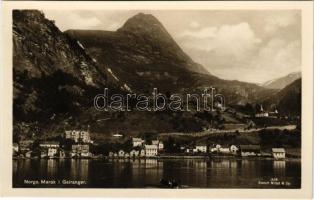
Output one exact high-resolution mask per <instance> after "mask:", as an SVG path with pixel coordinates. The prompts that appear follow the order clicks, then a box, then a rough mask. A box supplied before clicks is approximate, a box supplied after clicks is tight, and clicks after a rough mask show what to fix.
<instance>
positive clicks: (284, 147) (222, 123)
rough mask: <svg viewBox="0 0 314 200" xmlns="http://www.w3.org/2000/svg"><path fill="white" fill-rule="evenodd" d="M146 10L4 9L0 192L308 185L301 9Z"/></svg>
mask: <svg viewBox="0 0 314 200" xmlns="http://www.w3.org/2000/svg"><path fill="white" fill-rule="evenodd" d="M120 4H123V3H120ZM120 4H119V5H120ZM47 5H48V4H47ZM82 5H83V4H82ZM100 5H101V4H100ZM144 7H145V6H143V7H137V8H132V9H131V8H130V9H128V8H127V7H123V8H121V7H119V6H116V7H114V6H113V7H112V9H111V8H106V9H105V8H104V9H102V8H101V7H100V6H99V7H98V8H97V9H91V8H89V7H84V6H77V8H75V9H71V7H67V8H66V9H65V8H62V9H58V8H56V7H51V8H50V7H49V6H45V7H43V6H42V7H35V8H23V7H18V6H17V7H16V8H12V9H11V10H10V11H9V12H8V13H9V14H10V23H11V26H9V27H7V28H8V31H10V40H11V41H10V42H12V48H8V49H7V50H8V51H10V55H11V56H12V57H11V60H12V67H11V71H12V77H11V78H12V83H11V87H12V91H11V93H12V96H10V98H11V101H12V122H11V126H12V128H11V133H7V134H6V137H9V138H10V143H11V144H10V145H11V147H10V151H11V154H10V157H11V161H10V162H12V168H10V169H9V170H8V171H9V172H10V174H9V175H8V176H10V177H11V180H12V185H11V186H10V187H12V188H13V189H35V188H49V189H52V188H56V189H73V188H75V189H88V188H89V189H126V188H128V189H152V190H157V189H159V190H161V191H162V190H164V191H169V189H179V190H180V191H181V190H182V191H189V190H191V189H259V190H264V191H265V189H275V190H276V191H289V190H290V191H293V192H295V191H298V190H301V189H304V187H306V188H307V186H308V185H304V184H303V183H304V181H305V180H303V178H304V165H305V164H304V155H305V153H308V154H306V157H307V158H308V157H309V156H308V155H310V154H311V152H312V146H310V147H309V143H310V142H311V141H310V140H311V139H310V140H308V141H306V139H305V138H304V137H305V135H307V137H310V138H311V134H312V130H309V129H308V128H309V124H307V125H306V126H304V124H305V123H304V120H310V119H311V117H312V111H311V110H309V112H311V113H308V116H309V117H308V118H307V119H304V117H306V116H305V115H304V114H305V113H304V109H306V108H304V106H306V105H305V104H304V103H302V102H303V101H304V98H305V96H304V95H306V94H305V91H309V90H305V86H307V85H309V80H310V81H313V78H312V75H310V74H309V73H307V72H306V71H305V70H304V69H305V67H304V66H307V67H308V65H307V62H306V61H305V60H304V58H307V57H306V54H304V49H303V48H304V39H305V38H304V30H306V29H304V26H303V23H304V18H303V17H304V13H303V11H302V9H300V8H295V9H287V8H282V9H278V7H277V8H276V9H271V8H267V9H262V8H261V9H258V8H254V9H252V8H247V9H246V8H245V7H243V8H241V9H221V7H220V8H218V9H215V8H210V7H206V8H203V9H201V8H197V9H195V8H191V7H190V8H189V7H188V6H187V7H184V9H175V8H174V7H168V8H167V9H163V8H161V7H160V6H159V7H155V8H153V7H147V8H144ZM78 8H79V9H78ZM165 8H166V6H165ZM310 41H312V40H309V42H310ZM310 72H311V70H310ZM308 94H311V93H308ZM311 98H312V97H311ZM308 100H310V99H308ZM308 108H309V109H311V108H312V107H311V106H310V105H309V107H308ZM305 129H307V130H308V131H306V132H305V131H304V130H305ZM305 142H306V146H307V148H306V149H304V144H305ZM310 145H311V144H310ZM307 163H308V162H307ZM307 166H309V165H307ZM306 180H307V179H306ZM166 189H167V190H166ZM159 190H158V191H159ZM147 191H148V190H147ZM171 191H173V190H171ZM265 192H267V191H265ZM170 193H171V192H170Z"/></svg>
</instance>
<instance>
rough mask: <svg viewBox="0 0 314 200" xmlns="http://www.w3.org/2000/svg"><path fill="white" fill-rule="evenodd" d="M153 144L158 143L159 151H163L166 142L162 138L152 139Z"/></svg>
mask: <svg viewBox="0 0 314 200" xmlns="http://www.w3.org/2000/svg"><path fill="white" fill-rule="evenodd" d="M152 144H153V145H157V147H158V151H161V150H163V149H164V143H163V142H162V141H160V140H152Z"/></svg>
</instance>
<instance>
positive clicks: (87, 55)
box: [13, 10, 295, 133]
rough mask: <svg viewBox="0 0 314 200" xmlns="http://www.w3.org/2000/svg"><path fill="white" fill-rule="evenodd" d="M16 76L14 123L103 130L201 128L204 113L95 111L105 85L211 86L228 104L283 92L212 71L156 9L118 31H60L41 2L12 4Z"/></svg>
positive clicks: (134, 88)
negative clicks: (27, 6)
mask: <svg viewBox="0 0 314 200" xmlns="http://www.w3.org/2000/svg"><path fill="white" fill-rule="evenodd" d="M13 82H14V83H13V84H14V85H13V94H14V97H13V98H14V99H13V103H14V105H13V116H14V130H16V129H18V127H19V126H20V125H21V124H24V125H25V123H26V124H27V123H28V124H29V123H31V124H33V123H34V124H36V126H40V127H41V128H43V127H44V129H45V130H47V129H49V130H58V131H61V130H62V129H64V127H66V126H69V127H73V126H77V127H80V126H84V125H87V124H89V125H91V127H92V128H93V129H94V130H95V131H98V132H106V133H110V132H117V131H118V132H119V131H123V132H124V131H127V132H154V131H155V132H166V131H199V130H201V129H202V126H204V125H205V126H206V123H207V122H206V119H200V118H198V117H197V114H195V113H193V112H185V113H172V112H161V113H152V112H150V113H146V112H127V113H119V112H118V113H117V112H105V113H101V112H97V111H95V109H94V107H93V98H94V97H95V95H96V94H99V93H102V92H103V89H104V87H108V88H110V91H111V92H112V93H118V94H125V93H127V92H135V93H139V92H140V93H144V94H150V93H151V92H152V89H153V87H156V88H158V91H159V92H163V93H167V92H170V93H180V94H183V93H187V92H195V93H200V92H202V91H203V90H204V88H205V87H210V86H213V87H216V88H217V92H219V93H221V94H223V95H224V96H225V99H226V105H228V104H245V103H247V102H256V101H260V100H261V99H268V97H274V95H275V94H276V95H279V93H280V92H279V93H278V90H277V89H268V88H265V87H261V86H258V85H256V84H252V83H245V82H240V81H227V80H223V79H220V78H218V77H215V76H213V75H211V74H210V72H208V71H206V70H205V68H204V67H203V66H202V65H200V64H197V63H195V62H194V61H193V60H192V59H191V58H190V57H189V56H188V55H187V54H186V53H184V52H183V51H182V49H181V48H180V47H179V46H178V45H177V43H176V42H175V41H174V39H173V38H172V37H171V36H170V34H169V33H168V32H167V31H166V29H165V28H164V27H163V25H162V24H161V23H160V22H159V21H158V20H157V19H156V18H155V17H154V16H152V15H146V14H142V13H140V14H137V15H135V16H134V17H132V18H130V19H129V20H127V21H126V23H125V24H124V25H123V26H122V27H121V28H120V29H118V30H117V31H115V32H109V31H97V30H69V31H66V32H61V31H60V30H59V29H58V28H57V27H56V25H55V24H54V22H53V21H50V20H48V19H46V18H45V16H44V14H43V13H42V12H40V11H38V10H14V11H13ZM284 91H285V90H283V92H282V93H283V94H282V95H284V94H287V95H288V94H291V96H292V97H291V99H293V96H294V95H295V93H293V92H291V93H290V92H289V91H286V92H284ZM279 97H281V95H279V96H278V98H279ZM272 102H274V101H272ZM275 103H278V102H275ZM279 103H280V102H279ZM282 104H283V105H286V104H285V103H282ZM293 109H294V108H293ZM102 119H109V121H108V123H101V120H102Z"/></svg>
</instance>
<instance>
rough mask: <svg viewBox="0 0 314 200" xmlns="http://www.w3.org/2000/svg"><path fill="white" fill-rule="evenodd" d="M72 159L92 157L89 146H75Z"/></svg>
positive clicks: (73, 146)
mask: <svg viewBox="0 0 314 200" xmlns="http://www.w3.org/2000/svg"><path fill="white" fill-rule="evenodd" d="M71 156H72V157H90V156H91V153H90V152H89V145H88V144H73V145H72V150H71Z"/></svg>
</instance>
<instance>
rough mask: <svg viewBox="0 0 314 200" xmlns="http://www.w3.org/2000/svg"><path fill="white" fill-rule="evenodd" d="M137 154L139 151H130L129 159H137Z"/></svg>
mask: <svg viewBox="0 0 314 200" xmlns="http://www.w3.org/2000/svg"><path fill="white" fill-rule="evenodd" d="M139 153H140V152H139V151H137V150H135V149H133V150H132V151H130V157H138V156H139Z"/></svg>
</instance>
